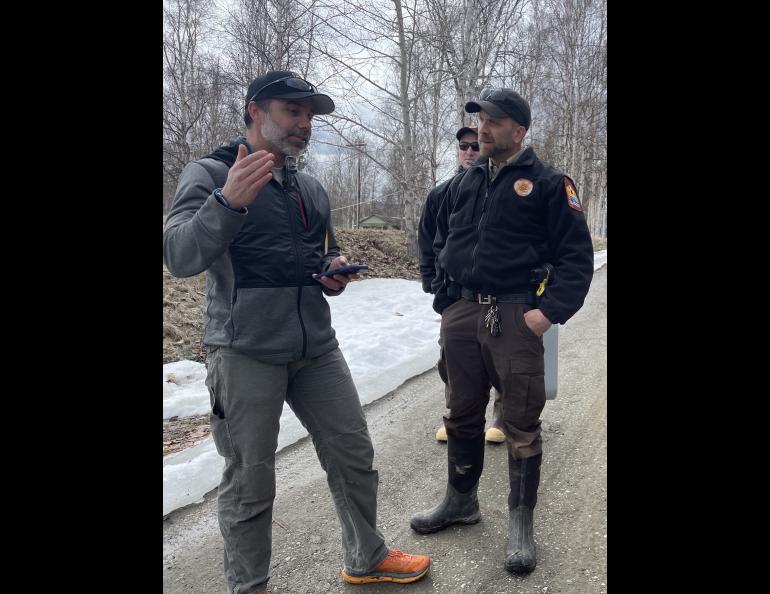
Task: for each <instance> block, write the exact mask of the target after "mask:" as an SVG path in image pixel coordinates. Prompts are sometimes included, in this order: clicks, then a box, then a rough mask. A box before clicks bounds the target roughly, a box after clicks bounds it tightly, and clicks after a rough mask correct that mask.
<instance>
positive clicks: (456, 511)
mask: <svg viewBox="0 0 770 594" xmlns="http://www.w3.org/2000/svg"><path fill="white" fill-rule="evenodd" d="M447 460H448V466H449V481H448V483H447V487H446V495H445V496H444V500H443V501H442V502H441V503H440V504H438V505H437V506H436V507H434V508H433V509H431V510H428V511H424V512H418V513H416V514H414V515H413V516H412V518H411V520H410V521H409V524H410V526H411V527H412V529H413V530H415V531H417V532H420V533H421V534H430V533H432V532H438V531H439V530H443V529H444V528H446V527H448V526H451V525H452V524H475V523H476V522H478V521H479V520H480V519H481V511H480V510H479V499H478V497H477V496H476V489H477V488H478V484H479V477H480V476H481V470H482V468H483V466H484V435H483V434H482V435H479V436H478V437H477V438H473V439H459V438H457V437H453V436H451V435H448V436H447Z"/></svg>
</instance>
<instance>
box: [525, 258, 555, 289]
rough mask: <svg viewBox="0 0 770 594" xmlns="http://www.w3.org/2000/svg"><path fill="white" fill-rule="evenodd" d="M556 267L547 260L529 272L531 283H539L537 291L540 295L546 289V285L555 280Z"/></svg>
mask: <svg viewBox="0 0 770 594" xmlns="http://www.w3.org/2000/svg"><path fill="white" fill-rule="evenodd" d="M553 273H554V268H553V266H552V265H551V264H548V263H547V262H546V263H545V264H543V265H542V266H541V267H540V268H533V269H532V270H531V271H530V273H529V283H530V284H531V285H539V286H538V288H537V291H536V293H535V294H536V295H537V296H538V297H540V295H542V294H543V292H544V291H545V286H546V285H547V284H548V283H549V282H550V281H551V280H553Z"/></svg>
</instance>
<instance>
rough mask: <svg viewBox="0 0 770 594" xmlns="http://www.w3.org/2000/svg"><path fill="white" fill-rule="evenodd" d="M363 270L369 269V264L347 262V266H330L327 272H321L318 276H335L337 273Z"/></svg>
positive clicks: (347, 273) (354, 272) (348, 273)
mask: <svg viewBox="0 0 770 594" xmlns="http://www.w3.org/2000/svg"><path fill="white" fill-rule="evenodd" d="M362 270H369V266H367V265H366V264H347V265H346V266H340V267H339V268H330V269H329V270H327V271H326V272H319V273H318V275H317V276H319V277H321V276H334V275H335V274H344V275H350V274H356V273H357V272H361V271H362Z"/></svg>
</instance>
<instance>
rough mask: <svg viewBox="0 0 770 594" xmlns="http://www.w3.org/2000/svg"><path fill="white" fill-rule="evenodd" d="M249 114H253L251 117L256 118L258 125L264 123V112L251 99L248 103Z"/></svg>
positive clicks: (255, 121)
mask: <svg viewBox="0 0 770 594" xmlns="http://www.w3.org/2000/svg"><path fill="white" fill-rule="evenodd" d="M248 110H249V115H250V116H251V119H252V120H254V123H256V124H257V125H258V126H261V125H262V117H263V116H264V113H265V112H263V111H262V110H261V109H260V108H259V106H258V105H257V104H256V102H254V101H250V102H249V105H248Z"/></svg>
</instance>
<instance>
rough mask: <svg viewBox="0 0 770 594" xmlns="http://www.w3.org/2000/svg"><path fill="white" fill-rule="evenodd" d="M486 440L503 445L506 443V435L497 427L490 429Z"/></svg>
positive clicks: (485, 435) (485, 436) (486, 434)
mask: <svg viewBox="0 0 770 594" xmlns="http://www.w3.org/2000/svg"><path fill="white" fill-rule="evenodd" d="M484 439H486V440H487V441H489V442H491V443H503V442H504V441H505V433H503V432H502V431H500V429H498V428H497V427H490V428H489V429H487V432H486V433H485V434H484Z"/></svg>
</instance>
